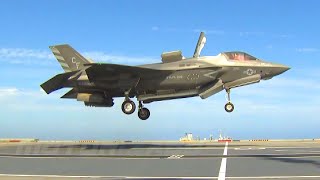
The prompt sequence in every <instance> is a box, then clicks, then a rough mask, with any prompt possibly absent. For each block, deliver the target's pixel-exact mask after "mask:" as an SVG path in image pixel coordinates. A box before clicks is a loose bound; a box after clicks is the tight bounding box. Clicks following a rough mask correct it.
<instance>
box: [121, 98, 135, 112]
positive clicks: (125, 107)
mask: <svg viewBox="0 0 320 180" xmlns="http://www.w3.org/2000/svg"><path fill="white" fill-rule="evenodd" d="M121 109H122V112H123V113H125V114H128V115H129V114H132V113H134V111H135V110H136V104H135V103H134V102H133V101H131V100H130V99H127V100H125V101H124V102H123V103H122V105H121Z"/></svg>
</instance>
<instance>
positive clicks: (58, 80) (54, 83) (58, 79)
mask: <svg viewBox="0 0 320 180" xmlns="http://www.w3.org/2000/svg"><path fill="white" fill-rule="evenodd" d="M77 72H78V71H72V72H68V73H62V74H58V75H56V76H54V77H53V78H51V79H49V80H48V81H46V82H45V83H43V84H41V85H40V86H41V88H42V89H43V90H44V91H45V92H46V93H47V94H50V93H52V92H53V91H56V90H58V89H61V88H63V85H64V83H65V82H67V80H68V79H69V78H70V77H71V76H73V75H74V74H76V73H77Z"/></svg>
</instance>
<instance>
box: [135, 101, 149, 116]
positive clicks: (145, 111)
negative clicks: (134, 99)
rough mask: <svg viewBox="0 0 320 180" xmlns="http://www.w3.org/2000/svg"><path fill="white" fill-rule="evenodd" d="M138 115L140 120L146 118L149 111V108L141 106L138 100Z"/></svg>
mask: <svg viewBox="0 0 320 180" xmlns="http://www.w3.org/2000/svg"><path fill="white" fill-rule="evenodd" d="M138 117H139V118H140V119H141V120H147V119H148V118H149V117H150V111H149V109H147V108H145V107H143V105H142V102H141V101H139V110H138Z"/></svg>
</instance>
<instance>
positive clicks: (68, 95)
mask: <svg viewBox="0 0 320 180" xmlns="http://www.w3.org/2000/svg"><path fill="white" fill-rule="evenodd" d="M77 95H78V91H77V90H76V89H74V88H73V89H71V90H70V91H68V92H67V93H66V94H65V95H63V96H61V98H66V99H77Z"/></svg>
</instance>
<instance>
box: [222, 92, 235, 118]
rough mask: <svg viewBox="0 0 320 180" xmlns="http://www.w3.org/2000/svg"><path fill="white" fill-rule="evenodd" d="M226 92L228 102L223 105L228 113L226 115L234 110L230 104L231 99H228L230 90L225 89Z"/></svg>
mask: <svg viewBox="0 0 320 180" xmlns="http://www.w3.org/2000/svg"><path fill="white" fill-rule="evenodd" d="M226 91H227V95H228V102H227V104H226V105H224V109H225V110H226V111H227V112H228V113H230V112H232V111H233V110H234V105H233V104H232V103H231V100H230V99H231V98H230V89H226Z"/></svg>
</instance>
